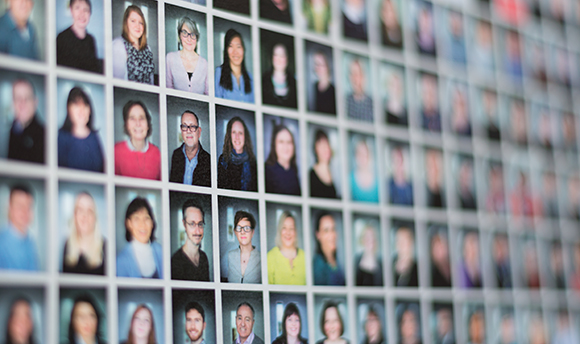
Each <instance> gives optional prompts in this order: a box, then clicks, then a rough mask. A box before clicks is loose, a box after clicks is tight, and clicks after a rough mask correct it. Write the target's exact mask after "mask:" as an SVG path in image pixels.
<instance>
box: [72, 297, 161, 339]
mask: <svg viewBox="0 0 580 344" xmlns="http://www.w3.org/2000/svg"><path fill="white" fill-rule="evenodd" d="M142 309H146V310H147V311H148V312H149V316H150V317H151V331H149V338H148V339H147V344H157V339H156V338H155V319H153V312H152V311H151V309H150V308H149V307H147V305H145V304H143V303H142V304H140V305H139V306H137V308H136V309H135V311H134V312H133V316H132V317H131V325H130V326H129V335H127V341H126V343H127V344H133V343H134V342H135V338H133V320H135V316H136V315H137V312H139V311H140V310H142ZM71 343H73V342H71Z"/></svg>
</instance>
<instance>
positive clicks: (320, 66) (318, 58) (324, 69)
mask: <svg viewBox="0 0 580 344" xmlns="http://www.w3.org/2000/svg"><path fill="white" fill-rule="evenodd" d="M314 73H315V74H316V76H317V77H318V78H319V79H327V78H328V74H329V73H328V65H327V64H326V59H325V58H324V56H323V55H322V54H316V55H314Z"/></svg>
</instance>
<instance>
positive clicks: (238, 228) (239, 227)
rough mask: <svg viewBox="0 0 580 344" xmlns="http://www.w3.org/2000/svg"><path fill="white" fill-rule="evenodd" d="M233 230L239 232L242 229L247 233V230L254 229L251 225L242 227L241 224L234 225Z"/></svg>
mask: <svg viewBox="0 0 580 344" xmlns="http://www.w3.org/2000/svg"><path fill="white" fill-rule="evenodd" d="M234 230H235V231H236V232H238V233H239V232H241V231H244V232H246V233H248V232H251V231H252V230H254V229H253V228H252V227H250V226H244V227H242V226H236V227H235V228H234Z"/></svg>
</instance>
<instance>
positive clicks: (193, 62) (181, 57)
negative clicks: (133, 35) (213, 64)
mask: <svg viewBox="0 0 580 344" xmlns="http://www.w3.org/2000/svg"><path fill="white" fill-rule="evenodd" d="M177 39H178V40H179V42H178V43H177V51H173V52H170V53H168V54H167V58H166V59H165V60H166V73H165V84H166V85H167V87H168V88H174V89H176V90H182V91H189V92H193V93H201V94H205V95H207V94H208V82H207V60H206V59H204V58H203V57H201V56H199V54H198V53H197V44H198V42H199V30H198V29H197V23H196V22H195V21H193V20H192V19H190V18H189V17H182V18H181V19H179V22H178V23H177Z"/></svg>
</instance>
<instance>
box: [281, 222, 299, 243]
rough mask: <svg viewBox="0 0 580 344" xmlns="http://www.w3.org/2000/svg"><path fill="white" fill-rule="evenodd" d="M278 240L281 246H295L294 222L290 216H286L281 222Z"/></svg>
mask: <svg viewBox="0 0 580 344" xmlns="http://www.w3.org/2000/svg"><path fill="white" fill-rule="evenodd" d="M280 241H281V243H282V247H283V248H286V249H291V248H294V247H295V245H296V222H295V221H294V219H293V218H292V217H287V218H286V219H285V220H284V222H283V223H282V228H281V230H280Z"/></svg>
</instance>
